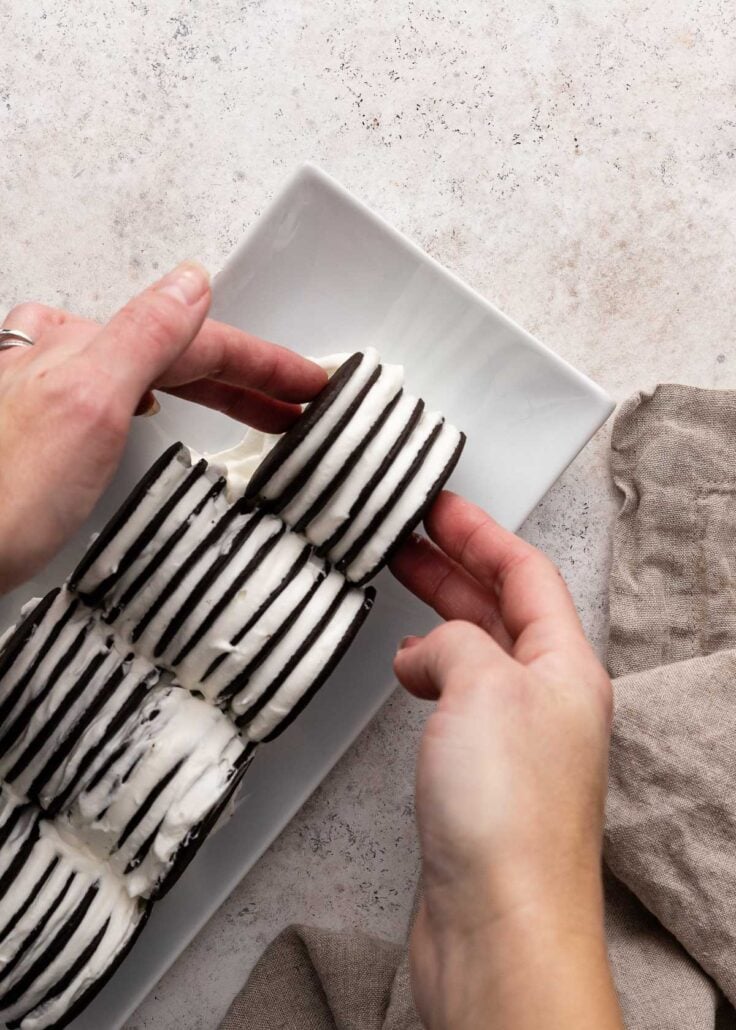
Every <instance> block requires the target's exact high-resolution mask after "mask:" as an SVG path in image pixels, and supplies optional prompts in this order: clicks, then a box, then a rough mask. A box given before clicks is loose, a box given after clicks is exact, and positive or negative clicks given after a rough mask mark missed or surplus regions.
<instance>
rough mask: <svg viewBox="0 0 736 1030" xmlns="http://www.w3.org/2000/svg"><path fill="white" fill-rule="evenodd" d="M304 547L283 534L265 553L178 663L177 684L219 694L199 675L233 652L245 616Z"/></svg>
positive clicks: (265, 595)
mask: <svg viewBox="0 0 736 1030" xmlns="http://www.w3.org/2000/svg"><path fill="white" fill-rule="evenodd" d="M304 547H305V544H304V541H302V540H301V539H300V538H299V537H297V536H295V535H294V534H293V533H285V534H284V535H283V536H282V537H281V538H280V539H279V540H278V541H277V543H276V545H275V546H274V548H273V549H272V550H271V551H270V552H269V553H268V556H267V560H266V561H265V562H264V563H263V564H262V565H261V566H260V567H259V568H258V570H257V571H256V572H255V573H254V574H253V575H252V576H249V578H248V579H247V580H246V582H245V583H244V584H243V586H242V587H241V588H240V590H239V591H238V593H237V594H236V595H235V597H234V598H233V599H232V602H231V603H230V604H228V605H227V606H226V607H225V609H224V610H223V612H222V613H221V614H220V615H219V616H218V617H217V619H216V620H215V621H214V623H213V624H212V626H211V627H210V628H209V629H208V630H207V632H206V633H205V634H204V636H203V637H202V639H201V640H200V641H199V642H198V643H197V644H196V645H195V647H193V648H192V650H191V651H190V652H189V653H188V654H187V655H186V656H185V658H184V659H183V660H182V661H181V662H179V663H178V664H177V666H176V669H175V673H176V679H177V682H178V683H181V684H182V685H183V686H185V687H189V688H190V689H196V690H201V691H202V693H203V694H204V695H205V697H207V698H209V699H213V698H214V697H216V695H217V693H218V692H219V691H218V690H217V689H216V688H215V687H214V680H212V682H210V680H209V679H208V680H207V681H205V682H204V683H202V682H201V679H202V676H203V675H204V674H205V672H206V671H207V669H208V668H209V666H210V664H211V663H212V662H213V661H214V659H216V658H218V657H219V656H220V655H221V654H223V653H224V654H229V653H230V652H231V651H232V650H233V645H232V644H231V643H230V641H231V640H232V638H233V637H234V636H235V635H236V634H237V632H238V630H240V629H241V628H242V627H243V626H244V625H245V624H246V622H247V621H248V619H249V618H250V616H249V615H246V614H244V613H246V612H251V613H253V614H255V613H256V612H257V611H258V609H259V608H260V607H261V605H262V604H263V603H264V602H265V601H266V599H267V598H268V597H269V596H270V595H271V594H272V593H273V591H274V590H275V589H276V587H277V586H278V585H279V583H281V581H282V580H283V579H284V577H285V576H286V575H287V573H288V572H289V570H290V569H291V568H292V567H293V566H294V564H295V562H296V561H297V559H298V557H299V555H300V554H301V553H302V551H303V550H304ZM264 614H265V613H264ZM260 621H261V620H259V622H260ZM248 636H250V632H249V634H248Z"/></svg>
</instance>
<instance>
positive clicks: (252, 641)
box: [199, 560, 326, 698]
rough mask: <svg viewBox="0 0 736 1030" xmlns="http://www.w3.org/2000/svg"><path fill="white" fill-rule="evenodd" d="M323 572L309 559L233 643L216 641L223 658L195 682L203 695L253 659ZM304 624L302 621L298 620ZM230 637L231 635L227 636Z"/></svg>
mask: <svg viewBox="0 0 736 1030" xmlns="http://www.w3.org/2000/svg"><path fill="white" fill-rule="evenodd" d="M325 574H326V567H325V565H324V564H323V563H322V562H319V561H318V560H310V561H308V562H307V563H306V565H305V566H304V567H303V568H302V569H301V570H300V571H299V572H298V573H297V575H296V576H295V577H294V579H293V580H292V581H291V582H290V583H289V584H288V585H287V586H286V587H285V589H284V590H283V591H282V593H281V594H280V595H279V596H278V598H276V600H275V601H273V603H272V604H270V605H269V606H268V607H267V608H266V610H265V611H264V612H263V614H262V615H261V617H260V618H259V619H258V620H257V621H256V622H255V623H254V624H253V626H252V627H251V628H250V629H249V630H248V632H247V633H246V634H245V635H244V636H243V638H242V639H241V640H239V641H238V642H237V643H235V644H232V643H229V642H226V641H225V640H222V639H221V640H220V641H219V646H218V647H217V649H218V650H219V651H220V652H222V651H224V652H225V653H226V658H225V659H224V661H222V662H221V663H220V664H219V665H218V666H217V668H216V669H215V670H214V671H213V672H212V673H211V674H210V675H209V676H208V677H207V678H206V679H205V680H204V682H203V683H201V684H200V685H199V689H200V690H201V691H202V692H203V693H204V694H205V696H207V697H212V698H215V697H217V696H218V695H219V694H221V693H222V692H223V691H224V690H226V688H227V687H228V686H229V685H230V684H231V683H232V682H233V680H234V679H235V678H236V677H237V676H238V675H239V674H240V673H242V672H243V670H245V669H246V668H247V666H248V665H249V664H250V663H251V662H253V661H254V660H255V659H256V657H257V656H258V655H259V654H260V653H261V652H262V651H263V650H264V648H266V647H267V646H268V645H269V643H270V642H271V640H272V639H273V637H274V635H275V634H276V633H277V631H278V630H279V629H280V627H282V626H283V625H284V623H285V622H286V620H287V619H288V617H289V616H290V615H291V613H292V612H294V611H295V610H296V609H297V608H298V606H299V605H300V604H301V603H302V602H303V600H304V598H305V597H306V596H307V595H308V594H309V592H310V590H312V589H313V587H314V585H315V583H316V582H317V580H318V579H320V578H321V577H324V576H325ZM300 625H302V626H304V625H306V623H301V624H300ZM231 639H232V638H231Z"/></svg>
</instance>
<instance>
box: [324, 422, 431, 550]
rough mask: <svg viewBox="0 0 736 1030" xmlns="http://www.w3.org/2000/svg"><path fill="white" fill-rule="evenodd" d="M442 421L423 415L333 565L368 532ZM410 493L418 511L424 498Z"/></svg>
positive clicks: (340, 544)
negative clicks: (372, 521) (370, 525)
mask: <svg viewBox="0 0 736 1030" xmlns="http://www.w3.org/2000/svg"><path fill="white" fill-rule="evenodd" d="M441 421H442V415H441V414H440V413H439V412H438V411H430V412H425V413H424V414H423V415H422V417H421V418H420V419H419V422H418V423H417V424H416V426H415V427H414V429H413V430H412V432H411V434H410V436H409V438H408V439H407V440H406V441H405V442H404V446H403V447H402V448H401V450H400V451H399V453H398V454H397V456H396V459H395V460H394V462H393V463H392V465H391V467H390V468H389V469H388V470H387V472H386V474H385V476H384V477H383V478H382V479H381V481H380V482H379V483H377V484H376V488H375V490H374V491H373V493H372V494H371V498H370V504H369V505H368V504H366V505H365V507H364V508H363V510H362V511H360V512H359V513H358V514H357V515H356V517H355V518H354V519H353V521H352V522H351V523H350V526H349V528H348V530H347V532H346V533H345V534H344V536H343V537H341V539H340V540H338V541H337V543H336V544H335V545H334V547H331V548H330V550H329V557H330V559H331V560H332V561H339V560H340V558H342V557H343V555H344V554H346V553H347V552H348V551H349V550H350V548H351V547H352V545H353V544H354V543H355V541H356V540H357V539H358V537H359V536H360V535H361V534H362V533H363V531H364V530H365V529H367V527H368V525H369V524H370V522H371V520H372V519H373V517H374V515H375V514H376V512H379V511H381V510H382V509H384V508H385V507H386V504H387V503H388V500H389V498H390V497H391V494H392V493H393V491H394V490H395V488H396V487H397V485H398V484H399V483H400V481H401V479H402V478H403V477H404V476H405V475H406V473H407V472H408V471H409V468H410V467H411V464H412V462H413V461H414V459H415V458H416V456H417V454H418V453H419V451H420V450H421V448H422V446H423V445H424V443H426V441H427V438H428V437H429V435H430V433H431V432H432V430H433V429H434V428H435V426H437V425H439V423H440V422H441ZM407 493H408V494H410V496H411V499H412V503H413V506H414V508H417V507H418V506H419V504H420V503H421V497H418V496H417V494H416V491H415V490H414V489H411V488H410V489H408V490H407Z"/></svg>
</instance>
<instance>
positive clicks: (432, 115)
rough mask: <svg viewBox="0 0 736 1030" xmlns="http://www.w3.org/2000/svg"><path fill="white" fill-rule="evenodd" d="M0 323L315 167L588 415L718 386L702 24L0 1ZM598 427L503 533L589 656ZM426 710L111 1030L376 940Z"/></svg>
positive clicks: (598, 547)
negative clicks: (563, 375)
mask: <svg viewBox="0 0 736 1030" xmlns="http://www.w3.org/2000/svg"><path fill="white" fill-rule="evenodd" d="M0 30H1V36H0V38H2V41H3V60H2V62H0V136H1V138H2V146H1V147H0V181H1V182H2V202H1V203H0V227H1V232H0V239H2V253H1V256H0V265H1V267H2V274H1V275H0V307H3V308H7V307H9V306H10V305H11V304H13V303H15V302H17V301H20V300H25V299H38V300H41V301H44V302H46V303H51V304H59V305H65V306H70V307H73V308H75V309H76V310H78V311H80V312H82V313H85V314H89V315H93V316H99V317H104V316H105V315H106V314H108V313H109V312H111V311H112V310H113V309H114V307H115V306H116V305H118V304H120V303H121V302H122V301H123V300H124V299H126V298H127V296H128V295H129V294H130V293H131V292H133V291H134V290H136V289H138V288H140V287H141V286H142V285H144V284H145V283H147V282H148V281H149V280H150V279H151V278H152V277H154V276H155V275H156V274H157V273H159V272H161V271H162V270H164V269H166V268H168V267H169V266H170V265H173V264H174V263H175V262H176V261H178V260H179V259H180V258H182V257H184V256H187V255H191V256H196V257H198V258H200V259H201V260H202V261H204V263H205V264H207V265H208V266H209V267H210V268H211V269H213V270H216V269H217V268H218V267H219V266H220V265H221V263H222V262H223V260H224V259H225V257H226V256H227V255H228V253H229V252H230V251H231V249H232V248H233V247H234V246H235V244H236V243H237V242H238V241H239V239H240V238H241V237H242V235H243V233H244V232H245V230H246V229H247V227H248V226H249V225H250V224H251V223H252V222H253V220H254V219H255V218H256V217H257V215H258V214H259V212H260V211H261V210H262V208H263V206H264V205H265V204H266V202H267V201H268V199H269V198H270V197H271V196H272V195H273V193H274V192H275V191H276V190H277V189H278V188H279V185H280V184H281V182H282V181H283V179H284V178H285V176H286V175H287V174H288V173H289V172H290V171H291V170H292V169H293V167H294V166H295V165H296V164H298V163H299V162H300V161H302V160H304V159H311V160H314V161H316V162H317V163H319V164H321V165H322V166H323V167H324V168H326V169H327V170H328V171H329V172H331V173H332V174H333V175H335V176H336V177H337V178H338V179H339V180H341V181H342V182H343V183H344V184H345V185H346V186H347V187H348V188H349V189H351V190H353V191H354V192H355V193H356V194H357V195H358V196H359V197H361V198H363V199H364V200H366V201H367V202H368V203H369V204H370V205H371V206H373V207H374V208H375V209H377V210H378V211H379V212H380V213H382V214H383V215H384V216H385V217H387V218H388V219H389V220H390V221H391V222H393V223H394V224H395V225H396V226H397V227H398V228H399V229H401V230H403V231H404V232H405V233H407V234H408V235H409V236H410V237H411V238H412V239H414V240H415V241H416V242H417V243H418V244H419V245H420V246H422V247H423V248H425V249H426V250H427V251H428V252H429V253H430V254H432V255H433V256H434V257H435V258H437V259H438V260H439V261H440V262H442V263H443V264H444V265H446V266H447V267H449V268H451V269H452V270H453V271H454V272H456V273H457V274H458V275H460V276H461V277H462V278H463V279H465V280H467V282H468V283H470V284H471V285H472V286H474V287H475V288H476V289H478V290H479V291H480V292H481V293H483V294H484V295H485V296H487V297H489V298H490V299H491V300H493V301H494V302H495V303H496V304H498V305H499V306H500V307H501V308H502V309H503V310H504V311H506V312H507V313H508V314H509V315H511V316H512V317H513V318H515V319H516V320H517V321H519V322H520V323H521V324H522V325H524V326H525V327H526V328H528V329H529V330H531V331H532V332H533V333H535V334H536V335H538V336H539V337H540V338H541V339H542V340H544V341H545V342H546V343H547V344H549V345H550V346H551V347H552V348H554V349H555V350H556V351H557V352H558V353H559V354H561V355H562V356H563V357H565V358H567V359H568V360H569V361H571V362H572V363H573V364H575V365H577V366H579V367H580V368H581V369H582V370H584V371H585V372H587V373H588V374H589V375H591V376H592V377H593V378H594V379H596V380H598V382H600V383H601V384H602V385H603V386H604V387H606V388H607V389H608V390H609V391H610V392H611V393H612V394H613V396H614V397H616V398H617V399H623V398H624V397H626V396H627V395H628V394H630V393H631V392H632V391H634V390H636V389H639V388H646V387H648V386H651V385H653V384H654V383H656V382H657V381H662V380H664V381H672V380H676V381H680V382H687V383H692V384H696V385H700V386H707V387H734V386H736V367H735V364H734V363H735V362H736V356H735V355H734V349H733V347H732V345H731V341H732V338H733V329H732V320H733V314H734V311H736V303H735V302H736V296H735V287H734V281H735V277H734V268H736V228H735V222H734V217H735V216H734V210H735V207H734V175H735V173H736V116H735V115H734V110H735V103H736V84H735V82H734V73H735V71H736V68H735V67H734V62H733V53H734V43H736V14H735V13H734V8H733V4H732V3H730V2H729V0H692V2H687V3H685V2H683V3H680V2H678V0H674V2H673V0H584V2H573V0H568V2H564V0H526V2H524V3H519V2H518V0H466V2H465V3H464V4H457V3H451V2H449V0H444V2H442V0H435V2H433V3H432V2H423V0H416V2H411V0H410V2H408V3H395V2H391V0H301V2H283V0H206V2H205V0H192V2H190V3H188V4H176V3H173V2H171V0H159V2H156V3H154V2H150V3H146V2H144V0H127V2H123V3H120V2H117V3H116V2H114V0H90V2H89V3H86V4H72V3H65V4H59V3H51V2H46V0H35V2H33V3H28V2H27V0H6V2H5V4H4V5H3V6H2V8H0ZM608 439H609V431H608V430H606V429H604V430H603V431H601V432H600V433H599V434H598V436H597V437H596V439H595V440H594V441H593V442H592V443H591V444H590V445H589V446H588V447H587V448H586V450H585V451H584V452H583V453H582V454H581V455H580V457H579V458H578V459H577V461H576V462H575V463H574V464H573V466H572V467H571V468H570V469H569V470H568V472H567V473H566V474H565V475H564V476H563V478H562V480H561V481H560V482H559V483H558V484H557V486H556V487H555V488H554V489H553V490H552V491H551V492H550V494H549V495H548V496H547V498H546V499H545V500H544V502H543V503H542V504H541V505H540V506H539V508H538V509H537V510H536V511H535V512H534V514H533V515H532V516H531V518H530V519H529V521H528V523H527V526H526V527H525V531H524V532H525V535H526V536H527V537H528V538H529V539H531V540H533V541H534V543H536V544H539V545H540V546H542V547H543V548H545V550H546V551H547V552H548V553H549V554H551V556H552V557H553V558H554V560H555V561H556V562H557V563H558V564H559V565H560V567H561V569H562V571H563V573H564V574H565V576H566V578H567V580H568V582H569V583H570V585H571V587H572V590H573V593H574V595H575V598H576V601H577V603H578V606H579V608H580V611H581V614H582V616H583V619H584V621H585V625H586V627H587V629H588V630H589V632H590V634H591V636H592V638H593V639H594V641H595V643H596V645H597V646H599V647H600V648H601V649H602V648H603V646H604V644H605V621H606V615H605V610H606V574H607V563H608V551H609V529H610V524H611V519H612V517H613V513H614V510H615V506H616V501H615V498H614V496H613V495H612V491H611V488H610V485H609V479H608V471H607V448H608ZM424 716H425V709H424V708H423V706H422V705H421V704H419V703H418V702H413V701H410V700H409V699H408V698H406V697H404V696H403V695H401V694H397V695H395V696H394V698H393V700H392V701H391V702H390V703H389V704H387V705H386V707H385V708H384V710H383V711H382V712H381V714H380V715H379V717H378V718H377V719H376V720H375V722H374V723H373V725H372V726H371V727H370V728H369V729H368V730H367V731H366V732H365V733H364V734H363V736H362V737H361V738H360V740H359V741H358V742H357V743H356V745H355V746H354V747H353V748H352V749H351V750H350V751H349V753H348V754H347V755H346V756H345V758H343V760H342V761H341V762H340V764H339V765H338V767H337V768H336V769H335V770H334V772H333V773H332V775H331V776H330V777H329V778H328V779H327V780H326V781H325V783H324V784H323V785H322V787H321V788H320V789H319V790H318V791H317V793H316V794H315V795H314V796H313V797H312V799H311V800H310V802H309V803H308V804H307V805H306V806H305V807H304V809H303V810H302V812H301V813H300V814H299V816H298V817H297V818H296V819H294V821H293V822H292V823H291V825H290V826H289V828H288V829H287V830H286V832H285V833H284V834H282V836H281V837H280V839H279V840H278V841H277V842H276V844H275V845H274V846H273V847H272V848H271V850H270V851H269V852H268V853H267V854H266V855H265V856H264V858H263V859H262V860H261V861H260V862H259V863H258V865H257V867H256V868H255V869H254V870H253V871H252V873H251V874H250V875H249V876H248V877H247V878H246V879H245V880H244V881H243V883H242V884H241V885H240V887H239V889H238V890H237V891H236V892H235V893H234V894H233V895H232V897H231V898H230V900H229V901H228V902H227V904H225V905H224V906H223V908H222V909H221V910H220V911H219V912H218V914H217V915H216V916H215V918H213V919H212V921H211V922H210V923H209V925H208V926H207V927H206V928H205V929H204V930H203V931H202V933H201V934H200V935H199V937H198V938H197V939H196V940H195V941H194V943H193V944H192V945H191V946H190V947H189V949H188V950H187V951H186V953H185V954H184V955H183V956H182V957H181V959H180V960H179V961H178V962H177V964H176V965H175V966H174V968H173V969H172V970H171V971H170V973H169V974H168V975H167V976H166V977H165V978H164V979H163V981H162V982H161V983H160V984H159V985H158V987H157V988H156V990H155V991H154V993H153V994H152V995H151V996H150V997H149V998H148V1000H147V1001H146V1002H145V1003H144V1004H143V1005H142V1006H141V1008H140V1010H139V1011H138V1012H137V1013H136V1015H135V1016H134V1017H133V1018H132V1019H131V1020H130V1022H129V1023H128V1026H127V1030H143V1028H156V1030H169V1028H172V1030H173V1028H178V1030H210V1028H214V1027H216V1026H217V1025H218V1023H219V1020H220V1018H221V1016H222V1014H223V1013H224V1011H225V1009H226V1008H227V1005H228V1003H229V1001H230V998H231V997H232V995H233V994H234V993H235V992H236V990H237V989H238V988H239V987H240V985H241V983H242V982H243V980H244V979H245V977H246V974H247V972H248V970H249V969H250V967H251V965H252V964H253V962H254V961H255V959H256V957H257V956H258V954H259V953H260V952H261V950H262V948H263V946H264V945H265V944H266V942H267V941H268V940H270V939H271V938H272V937H273V936H274V935H275V934H276V933H277V932H278V931H279V930H280V929H281V928H282V927H283V926H284V925H286V924H287V923H289V922H292V921H310V922H317V923H322V924H325V925H331V926H344V927H351V926H354V925H360V926H361V927H363V928H365V929H366V930H369V931H372V932H374V933H378V934H383V935H386V936H389V937H393V938H397V937H399V936H400V935H401V934H402V933H403V931H404V928H405V924H406V920H407V916H408V912H409V908H410V903H411V897H412V890H413V885H414V880H415V876H416V869H417V850H416V841H415V834H414V828H413V815H412V776H413V764H414V754H415V748H416V743H417V741H418V738H419V734H420V732H421V727H422V722H423V719H424Z"/></svg>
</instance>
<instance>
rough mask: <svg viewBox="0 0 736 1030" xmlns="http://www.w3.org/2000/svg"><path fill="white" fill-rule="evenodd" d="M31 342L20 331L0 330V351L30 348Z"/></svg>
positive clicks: (28, 337)
mask: <svg viewBox="0 0 736 1030" xmlns="http://www.w3.org/2000/svg"><path fill="white" fill-rule="evenodd" d="M32 346H33V340H32V339H31V338H30V336H28V335H27V334H26V333H23V332H21V330H20V329H0V350H10V348H11V347H32Z"/></svg>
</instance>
